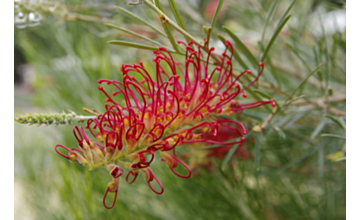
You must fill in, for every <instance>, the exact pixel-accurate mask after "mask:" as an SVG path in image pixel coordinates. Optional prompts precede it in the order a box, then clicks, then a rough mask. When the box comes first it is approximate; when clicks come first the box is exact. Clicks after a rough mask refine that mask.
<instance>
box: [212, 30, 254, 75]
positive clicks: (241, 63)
mask: <svg viewBox="0 0 360 220" xmlns="http://www.w3.org/2000/svg"><path fill="white" fill-rule="evenodd" d="M218 38H219V39H220V40H221V42H222V43H223V44H224V45H225V43H226V39H225V38H224V37H223V36H222V35H220V34H218ZM233 55H234V58H235V60H236V61H237V62H238V63H239V64H240V66H242V67H243V68H244V69H249V67H248V66H247V65H246V64H245V62H244V60H243V59H242V58H241V57H240V55H239V54H238V52H237V51H236V50H234V54H233Z"/></svg>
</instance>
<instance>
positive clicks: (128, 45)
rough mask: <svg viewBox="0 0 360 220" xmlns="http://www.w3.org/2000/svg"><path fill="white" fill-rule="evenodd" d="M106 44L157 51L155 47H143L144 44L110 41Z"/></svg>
mask: <svg viewBox="0 0 360 220" xmlns="http://www.w3.org/2000/svg"><path fill="white" fill-rule="evenodd" d="M107 43H108V44H115V45H121V46H126V47H134V48H138V49H144V50H157V49H158V48H157V47H152V46H148V45H144V44H138V43H133V42H129V41H120V40H111V41H108V42H107ZM171 52H175V51H171Z"/></svg>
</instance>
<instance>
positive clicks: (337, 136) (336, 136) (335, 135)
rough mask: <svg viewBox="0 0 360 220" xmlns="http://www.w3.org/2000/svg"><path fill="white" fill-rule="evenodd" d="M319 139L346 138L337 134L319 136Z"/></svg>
mask: <svg viewBox="0 0 360 220" xmlns="http://www.w3.org/2000/svg"><path fill="white" fill-rule="evenodd" d="M321 137H332V138H338V139H342V140H346V137H344V136H340V135H337V134H321Z"/></svg>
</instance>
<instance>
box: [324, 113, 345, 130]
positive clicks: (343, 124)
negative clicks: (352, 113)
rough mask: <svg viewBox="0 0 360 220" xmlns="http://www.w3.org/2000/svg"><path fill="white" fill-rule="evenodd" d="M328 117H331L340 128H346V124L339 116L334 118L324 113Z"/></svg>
mask: <svg viewBox="0 0 360 220" xmlns="http://www.w3.org/2000/svg"><path fill="white" fill-rule="evenodd" d="M325 117H327V118H328V119H331V120H332V121H333V122H335V123H336V124H337V125H339V126H340V127H341V128H342V129H344V130H346V126H345V123H344V121H343V120H342V119H341V118H335V117H334V116H332V115H325Z"/></svg>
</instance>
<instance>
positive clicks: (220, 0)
mask: <svg viewBox="0 0 360 220" xmlns="http://www.w3.org/2000/svg"><path fill="white" fill-rule="evenodd" d="M223 2H224V0H219V2H218V5H217V7H216V11H215V14H214V17H213V20H212V22H211V29H214V26H215V23H216V20H217V17H218V15H219V12H220V10H221V6H222V4H223Z"/></svg>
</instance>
